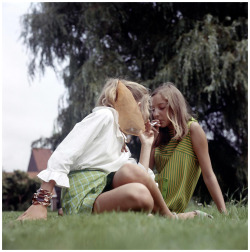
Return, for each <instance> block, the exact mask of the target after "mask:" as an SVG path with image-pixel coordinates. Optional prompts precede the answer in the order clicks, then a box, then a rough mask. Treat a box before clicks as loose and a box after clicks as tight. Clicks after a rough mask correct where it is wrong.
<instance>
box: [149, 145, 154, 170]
mask: <svg viewBox="0 0 250 252" xmlns="http://www.w3.org/2000/svg"><path fill="white" fill-rule="evenodd" d="M154 165H155V148H152V149H151V153H150V160H149V168H150V169H151V170H153V168H154Z"/></svg>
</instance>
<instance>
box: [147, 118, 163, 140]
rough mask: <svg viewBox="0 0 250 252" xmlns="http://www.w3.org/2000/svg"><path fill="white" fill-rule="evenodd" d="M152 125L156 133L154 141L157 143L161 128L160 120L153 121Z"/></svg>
mask: <svg viewBox="0 0 250 252" xmlns="http://www.w3.org/2000/svg"><path fill="white" fill-rule="evenodd" d="M150 124H151V128H152V130H153V132H154V141H155V140H156V138H157V137H158V135H159V128H160V126H161V124H160V121H159V120H153V121H152V122H151V123H150Z"/></svg>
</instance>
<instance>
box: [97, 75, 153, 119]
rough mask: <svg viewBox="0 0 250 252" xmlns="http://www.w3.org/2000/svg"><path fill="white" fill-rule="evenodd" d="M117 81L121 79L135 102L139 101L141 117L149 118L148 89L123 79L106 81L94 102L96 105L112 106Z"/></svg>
mask: <svg viewBox="0 0 250 252" xmlns="http://www.w3.org/2000/svg"><path fill="white" fill-rule="evenodd" d="M118 81H121V82H122V83H123V84H124V85H125V86H126V87H127V88H128V89H129V90H130V91H131V93H132V95H133V97H134V98H135V100H136V102H140V103H141V104H140V110H141V113H142V117H143V119H144V121H145V122H146V121H147V120H148V119H149V115H150V114H149V104H150V96H149V90H148V89H147V88H146V87H144V86H142V85H140V84H138V83H136V82H132V81H127V80H124V79H113V78H110V79H108V80H107V81H106V84H105V85H104V87H103V89H102V92H101V94H100V96H99V98H98V100H97V102H96V106H106V107H113V104H114V102H115V100H116V89H117V85H118Z"/></svg>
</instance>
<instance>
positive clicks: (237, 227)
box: [2, 203, 248, 250]
mask: <svg viewBox="0 0 250 252" xmlns="http://www.w3.org/2000/svg"><path fill="white" fill-rule="evenodd" d="M194 209H201V210H203V211H205V212H207V213H209V214H212V215H213V216H214V219H213V220H211V219H208V218H207V219H198V218H195V219H194V220H186V221H182V220H180V221H176V220H169V219H166V218H163V217H159V216H157V215H156V216H154V217H148V216H147V215H146V214H143V213H139V212H138V213H135V212H127V213H115V212H113V213H104V214H100V215H73V216H63V217H58V216H57V213H55V212H50V213H49V214H48V220H47V221H26V222H23V223H19V222H16V221H13V220H15V219H16V218H17V217H18V216H19V215H20V214H21V213H20V212H11V213H10V212H3V236H2V240H3V249H4V250H5V249H11V250H14V249H23V250H29V249H33V250H34V249H35V250H38V249H42V250H65V249H66V250H75V249H77V250H92V249H95V250H131V249H132V250H137V249H139V250H159V249H161V250H182V249H184V250H196V249H198V250H204V249H206V250H217V249H222V250H232V249H233V250H241V249H244V250H245V249H247V247H248V208H247V206H243V205H237V206H236V205H234V204H231V203H227V209H228V215H227V216H226V215H222V214H220V213H219V212H218V211H217V209H216V207H215V206H214V205H213V206H211V207H209V206H207V207H206V208H199V207H198V206H197V205H193V204H191V205H190V206H189V209H188V210H189V211H191V210H194ZM69 230H70V232H69ZM31 237H32V239H31ZM41 237H43V239H41ZM229 237H230V239H229ZM44 241H46V242H44Z"/></svg>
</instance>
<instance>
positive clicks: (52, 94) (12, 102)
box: [1, 1, 65, 172]
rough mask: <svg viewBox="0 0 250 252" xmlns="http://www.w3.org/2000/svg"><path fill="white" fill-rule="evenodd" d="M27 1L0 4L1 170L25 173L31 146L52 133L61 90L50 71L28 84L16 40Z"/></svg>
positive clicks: (20, 46)
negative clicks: (0, 24) (0, 60)
mask: <svg viewBox="0 0 250 252" xmlns="http://www.w3.org/2000/svg"><path fill="white" fill-rule="evenodd" d="M29 5H30V3H28V2H23V3H22V2H9V1H8V2H2V31H1V35H2V41H1V43H2V52H1V54H2V57H1V59H2V62H1V72H2V74H1V82H2V168H3V170H4V171H8V172H11V171H14V170H23V171H27V168H28V163H29V158H30V154H31V143H32V141H34V140H37V139H38V138H40V137H49V136H51V134H52V130H53V124H54V120H55V119H56V117H57V114H58V99H59V97H60V96H61V95H62V94H64V92H65V88H64V86H63V83H62V81H61V80H59V79H57V78H56V76H55V74H54V72H53V71H52V70H49V69H47V71H46V74H45V76H43V77H41V78H40V79H39V77H37V78H36V79H35V80H34V81H32V82H30V81H29V79H28V73H27V64H28V55H27V52H26V48H25V46H24V45H23V44H22V42H21V40H19V36H20V32H21V26H20V17H21V16H22V15H23V14H25V13H27V10H28V7H29Z"/></svg>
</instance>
